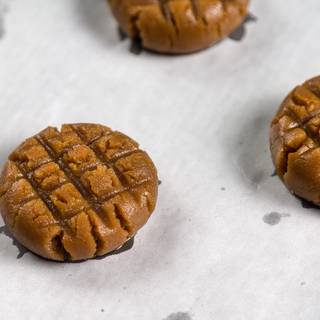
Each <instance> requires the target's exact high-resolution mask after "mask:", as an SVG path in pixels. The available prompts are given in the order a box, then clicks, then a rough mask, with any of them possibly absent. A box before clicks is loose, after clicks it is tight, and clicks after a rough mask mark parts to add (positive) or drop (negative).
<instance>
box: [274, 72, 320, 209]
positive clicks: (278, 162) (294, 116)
mask: <svg viewBox="0 0 320 320" xmlns="http://www.w3.org/2000/svg"><path fill="white" fill-rule="evenodd" d="M270 146H271V153H272V158H273V162H274V164H275V167H276V171H277V174H278V175H279V176H280V178H281V179H282V180H283V182H284V183H285V185H286V186H287V187H288V189H289V190H290V191H291V192H292V193H294V194H296V195H297V196H299V197H301V198H304V199H306V200H308V201H311V202H313V203H315V204H317V205H320V77H316V78H313V79H311V80H309V81H306V82H305V83H304V84H303V85H300V86H297V87H296V88H295V89H294V90H293V91H292V92H291V93H290V94H289V95H288V97H287V98H286V99H285V101H284V102H283V103H282V105H281V106H280V109H279V110H278V112H277V114H276V116H275V118H274V119H273V121H272V124H271V131H270Z"/></svg>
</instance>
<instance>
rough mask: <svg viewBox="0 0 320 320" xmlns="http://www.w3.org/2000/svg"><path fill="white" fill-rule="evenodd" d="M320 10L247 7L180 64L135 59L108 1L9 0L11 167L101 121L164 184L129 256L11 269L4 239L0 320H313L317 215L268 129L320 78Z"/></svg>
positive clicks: (28, 262) (1, 147) (0, 58)
mask: <svg viewBox="0 0 320 320" xmlns="http://www.w3.org/2000/svg"><path fill="white" fill-rule="evenodd" d="M319 10H320V2H319V1H318V0H308V1H300V0H282V1H277V0H268V1H262V0H260V1H259V0H256V1H252V3H251V10H250V11H251V12H252V14H254V15H255V16H256V17H257V21H256V22H250V23H247V24H246V26H245V31H246V32H245V35H244V37H242V40H241V41H234V40H232V39H227V40H225V41H223V42H221V43H219V44H218V45H216V46H214V47H213V48H211V49H210V50H207V51H203V52H201V53H198V54H194V55H185V56H177V57H170V56H161V55H156V54H150V53H146V52H143V53H142V54H141V55H133V54H131V53H130V52H129V51H128V48H129V42H128V41H119V38H118V34H117V32H116V24H115V22H114V20H113V19H112V17H111V14H110V12H109V11H108V9H107V8H106V5H105V3H104V1H103V0H90V1H89V0H67V1H66V0H55V1H43V0H28V1H22V0H0V30H2V31H1V32H0V35H1V36H0V38H1V39H0V119H1V126H0V136H1V144H0V161H1V163H3V162H4V161H5V158H6V157H7V155H8V153H9V151H10V150H12V149H13V148H14V147H15V146H16V145H17V144H18V143H19V142H20V141H21V140H22V139H24V138H25V137H28V136H30V135H32V134H34V133H36V132H37V131H39V130H40V129H42V128H43V127H46V126H47V125H48V124H51V125H58V126H59V125H60V124H62V123H68V122H80V121H81V122H101V123H104V124H106V125H109V126H111V127H112V128H114V129H117V130H120V131H123V132H125V133H127V134H129V135H131V136H132V137H133V138H135V139H137V140H138V141H140V143H141V145H142V147H143V148H144V149H146V150H148V152H149V153H150V155H151V156H152V158H153V160H154V161H155V163H156V164H157V166H158V169H159V177H160V179H161V180H162V184H161V186H160V194H159V201H158V206H157V209H156V211H155V213H154V215H153V216H152V218H151V219H150V221H149V223H148V224H147V225H146V226H145V227H144V228H143V229H142V230H141V231H140V232H139V234H138V235H137V236H136V239H135V244H134V246H133V248H132V249H131V250H129V251H126V252H123V253H122V254H119V255H113V256H110V257H107V258H105V259H103V260H92V261H88V262H85V263H78V264H61V263H53V262H48V261H45V260H42V259H40V258H38V257H36V256H34V255H32V254H30V253H26V254H24V255H23V256H22V257H20V259H17V255H18V253H19V251H18V248H17V247H16V246H14V245H13V244H12V240H11V239H10V238H9V237H7V236H6V235H5V234H4V233H3V232H2V233H1V234H0V318H1V319H112V320H123V319H130V320H131V319H132V320H150V319H153V320H190V319H191V320H211V319H219V320H228V319H232V320H248V319H255V320H269V319H272V320H273V319H277V320H282V319H286V320H287V319H291V320H298V319H303V320H318V319H319V318H320V304H319V299H320V272H319V270H320V254H319V248H320V232H319V230H320V214H319V213H320V211H319V210H317V209H312V208H311V209H310V208H309V209H308V208H304V207H303V206H302V204H301V202H300V201H299V200H297V199H295V198H294V197H292V196H291V195H290V194H289V193H288V192H287V191H286V189H285V188H284V187H283V186H282V184H281V183H280V181H279V180H278V179H277V178H276V177H272V173H273V166H272V163H271V160H270V155H269V151H268V125H269V121H270V119H271V117H272V115H273V114H274V112H275V111H276V109H277V107H278V105H279V103H280V102H281V100H282V99H283V98H284V96H285V95H286V94H287V92H288V91H289V90H291V89H292V88H293V87H294V86H295V85H296V84H298V83H301V82H303V81H304V80H306V79H307V78H310V77H312V76H314V75H317V74H319V73H320V59H319V51H320V44H319V41H318V38H319V28H320V21H319V16H318V13H319ZM1 225H2V220H1V222H0V226H1ZM0 230H2V231H3V229H0Z"/></svg>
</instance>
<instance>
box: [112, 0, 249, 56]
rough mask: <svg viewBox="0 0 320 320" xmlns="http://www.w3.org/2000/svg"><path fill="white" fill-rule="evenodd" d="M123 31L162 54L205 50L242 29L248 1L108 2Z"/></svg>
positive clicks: (131, 0) (149, 0)
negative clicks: (240, 27)
mask: <svg viewBox="0 0 320 320" xmlns="http://www.w3.org/2000/svg"><path fill="white" fill-rule="evenodd" d="M108 2H109V4H110V6H111V9H112V12H113V14H114V16H115V17H116V19H117V20H118V23H119V25H120V28H121V29H122V31H124V32H125V33H127V34H128V35H129V37H130V38H132V39H139V40H140V41H141V43H142V46H143V47H144V48H147V49H150V50H153V51H157V52H162V53H176V54H177V53H190V52H194V51H198V50H201V49H205V48H207V47H209V46H210V45H212V44H213V43H215V42H217V41H219V40H221V39H223V38H224V37H226V36H228V35H229V34H230V33H232V32H233V31H234V30H235V29H236V28H237V27H239V26H240V25H241V23H242V22H243V21H244V19H245V17H246V16H247V14H248V2H249V0H108Z"/></svg>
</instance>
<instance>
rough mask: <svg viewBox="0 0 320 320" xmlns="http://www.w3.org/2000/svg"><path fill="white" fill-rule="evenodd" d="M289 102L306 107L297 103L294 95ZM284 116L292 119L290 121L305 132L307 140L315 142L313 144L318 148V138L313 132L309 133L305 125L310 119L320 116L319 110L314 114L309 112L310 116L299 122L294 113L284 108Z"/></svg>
mask: <svg viewBox="0 0 320 320" xmlns="http://www.w3.org/2000/svg"><path fill="white" fill-rule="evenodd" d="M291 100H292V102H293V103H294V104H295V105H297V106H302V107H306V106H305V105H303V104H301V103H298V101H297V99H295V98H294V95H292V97H291ZM284 114H285V115H287V116H289V117H290V118H292V119H293V120H294V121H295V122H296V123H297V124H298V126H299V127H300V128H301V129H303V130H304V131H305V132H306V134H307V136H308V137H309V138H311V139H312V140H313V141H314V142H315V144H316V145H317V147H319V146H320V137H319V136H317V135H316V134H314V133H313V132H311V131H310V130H309V129H308V127H307V123H308V122H309V121H310V120H311V119H312V118H314V117H316V116H318V115H320V109H319V110H317V111H316V112H311V113H310V115H309V116H308V117H306V118H305V119H304V120H300V119H299V118H298V117H297V116H296V115H295V113H294V112H293V111H292V110H290V109H288V108H285V110H284Z"/></svg>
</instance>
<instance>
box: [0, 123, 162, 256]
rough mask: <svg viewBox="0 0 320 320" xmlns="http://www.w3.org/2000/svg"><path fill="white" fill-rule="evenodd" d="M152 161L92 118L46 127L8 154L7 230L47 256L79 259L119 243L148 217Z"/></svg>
mask: <svg viewBox="0 0 320 320" xmlns="http://www.w3.org/2000/svg"><path fill="white" fill-rule="evenodd" d="M157 190H158V178H157V172H156V168H155V166H154V165H153V163H152V161H151V159H150V158H149V157H148V155H147V154H146V153H145V152H144V151H142V150H140V149H139V146H138V144H137V143H136V142H135V141H133V140H132V139H130V138H129V137H127V136H125V135H124V134H122V133H120V132H115V131H112V130H111V129H109V128H107V127H105V126H102V125H97V124H72V125H63V126H62V129H61V132H60V131H58V130H57V129H56V128H51V127H49V128H47V129H45V130H43V131H42V132H40V133H39V134H38V135H36V136H34V137H31V138H29V139H27V140H26V141H25V142H24V143H22V144H21V145H20V146H19V147H18V148H17V149H16V150H15V151H14V152H13V153H12V154H11V155H10V157H9V160H8V161H7V163H6V165H5V168H4V170H3V172H2V175H1V178H0V209H1V214H2V217H3V219H4V221H5V223H6V225H7V227H8V228H9V230H10V231H11V233H12V234H13V236H14V237H15V238H16V239H17V240H18V241H19V242H20V243H21V244H23V245H24V246H25V247H26V248H28V249H30V250H31V251H33V252H35V253H37V254H38V255H40V256H43V257H45V258H48V259H52V260H61V261H63V260H70V261H77V260H84V259H89V258H93V257H96V256H101V255H105V254H106V253H108V252H110V251H113V250H115V249H117V248H119V247H121V246H122V245H123V244H124V243H125V242H126V241H127V240H128V239H129V238H131V237H133V236H134V235H135V233H136V232H137V231H138V230H139V229H140V228H141V227H142V226H143V225H144V224H145V223H146V221H147V220H148V218H149V217H150V214H151V213H152V211H153V210H154V207H155V203H156V198H157Z"/></svg>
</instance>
